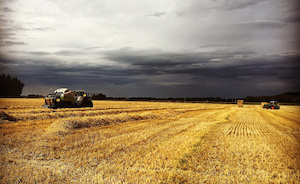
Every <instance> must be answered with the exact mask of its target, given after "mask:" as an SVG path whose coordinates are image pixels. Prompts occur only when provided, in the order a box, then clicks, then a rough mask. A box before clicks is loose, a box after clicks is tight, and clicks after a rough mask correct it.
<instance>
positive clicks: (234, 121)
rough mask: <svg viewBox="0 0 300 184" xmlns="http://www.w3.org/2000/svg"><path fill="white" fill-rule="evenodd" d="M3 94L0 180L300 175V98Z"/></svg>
mask: <svg viewBox="0 0 300 184" xmlns="http://www.w3.org/2000/svg"><path fill="white" fill-rule="evenodd" d="M42 105H43V100H42V99H0V111H3V113H1V114H4V113H5V114H6V115H8V116H9V117H11V118H13V120H14V121H11V120H10V119H7V118H5V117H4V115H5V114H4V115H3V116H2V115H1V119H0V141H1V142H0V143H1V145H0V146H1V147H0V148H1V150H0V152H1V160H0V162H1V164H0V165H1V166H0V169H1V173H0V183H16V182H24V183H37V182H41V183H45V182H48V183H49V182H51V183H204V182H207V183H231V182H233V183H241V182H243V183H269V182H270V183H298V182H300V162H299V160H300V113H299V112H300V107H298V106H281V109H280V110H266V109H262V108H260V106H255V105H244V107H242V108H238V107H237V105H224V104H191V103H165V102H164V103H163V102H113V101H94V107H93V108H67V109H56V110H53V109H46V108H42V107H41V106H42Z"/></svg>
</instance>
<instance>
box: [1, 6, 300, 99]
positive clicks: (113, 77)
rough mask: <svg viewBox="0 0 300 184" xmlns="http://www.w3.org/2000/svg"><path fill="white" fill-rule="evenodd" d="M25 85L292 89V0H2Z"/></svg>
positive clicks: (177, 93)
mask: <svg viewBox="0 0 300 184" xmlns="http://www.w3.org/2000/svg"><path fill="white" fill-rule="evenodd" d="M0 2H1V5H0V7H1V8H0V25H1V27H0V67H1V68H0V73H5V74H10V75H12V76H17V77H18V78H19V79H21V81H23V82H24V83H25V87H24V89H23V94H25V95H26V94H42V95H46V94H47V93H49V92H50V90H51V89H52V90H55V89H56V88H59V87H69V88H70V89H85V90H87V91H89V92H91V93H98V92H101V93H103V94H106V95H107V96H124V97H131V96H146V97H208V96H214V97H217V96H219V97H223V98H229V97H245V96H249V95H274V94H280V93H283V92H287V91H300V88H299V82H300V78H299V73H300V65H299V59H300V57H299V56H300V55H299V44H300V40H299V30H300V29H299V27H300V26H299V25H300V13H298V12H299V8H300V1H299V0H284V1H283V0H186V1H182V0H151V1H149V0H98V1H96V0H95V1H94V0H89V1H86V0H72V1H71V0H64V1H59V0H11V1H6V0H0Z"/></svg>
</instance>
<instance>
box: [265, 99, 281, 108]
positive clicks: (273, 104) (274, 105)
mask: <svg viewBox="0 0 300 184" xmlns="http://www.w3.org/2000/svg"><path fill="white" fill-rule="evenodd" d="M263 108H265V109H280V106H279V103H278V102H277V101H274V100H273V101H270V102H269V103H267V104H264V106H263Z"/></svg>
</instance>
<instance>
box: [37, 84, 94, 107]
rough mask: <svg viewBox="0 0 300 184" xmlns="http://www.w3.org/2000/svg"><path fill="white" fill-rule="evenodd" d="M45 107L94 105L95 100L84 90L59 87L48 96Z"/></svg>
mask: <svg viewBox="0 0 300 184" xmlns="http://www.w3.org/2000/svg"><path fill="white" fill-rule="evenodd" d="M43 107H47V108H50V109H57V108H68V107H69V108H74V107H93V102H92V100H91V99H90V98H89V97H88V96H87V94H86V92H84V91H83V90H76V91H70V90H69V89H68V88H59V89H57V90H55V91H54V93H51V94H48V95H47V96H46V98H45V104H44V105H43Z"/></svg>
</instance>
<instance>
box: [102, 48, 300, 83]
mask: <svg viewBox="0 0 300 184" xmlns="http://www.w3.org/2000/svg"><path fill="white" fill-rule="evenodd" d="M106 54H107V58H108V59H110V60H113V61H117V62H120V63H122V62H124V63H127V64H130V65H131V66H135V68H136V72H135V73H138V72H140V74H147V75H166V74H186V75H191V76H193V77H195V78H197V77H206V78H222V79H224V78H231V79H234V78H239V77H240V78H239V80H241V79H242V78H243V77H246V78H251V77H255V78H257V77H274V78H281V79H296V78H297V77H298V75H296V74H297V73H298V72H300V71H299V67H298V65H297V59H300V58H299V56H279V55H278V56H277V55H273V56H260V57H257V56H252V57H250V56H249V55H251V54H252V53H251V52H246V51H236V52H211V53H208V52H205V53H204V52H203V53H185V54H178V53H162V52H157V53H153V52H144V53H143V52H140V51H136V53H134V51H129V50H127V51H126V52H124V51H122V50H121V51H115V52H110V53H106ZM244 55H245V56H246V57H244Z"/></svg>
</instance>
